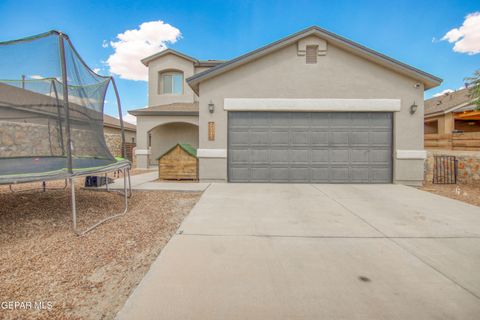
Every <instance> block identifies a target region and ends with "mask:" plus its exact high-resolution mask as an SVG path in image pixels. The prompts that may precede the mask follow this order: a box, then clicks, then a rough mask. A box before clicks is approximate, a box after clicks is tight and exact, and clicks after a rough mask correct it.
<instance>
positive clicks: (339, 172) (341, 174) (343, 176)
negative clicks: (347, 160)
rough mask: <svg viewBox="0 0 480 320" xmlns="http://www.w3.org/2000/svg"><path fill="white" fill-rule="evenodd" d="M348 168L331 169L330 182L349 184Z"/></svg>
mask: <svg viewBox="0 0 480 320" xmlns="http://www.w3.org/2000/svg"><path fill="white" fill-rule="evenodd" d="M348 171H349V170H348V168H346V167H341V168H330V170H329V178H330V179H329V181H330V182H347V181H349V177H348Z"/></svg>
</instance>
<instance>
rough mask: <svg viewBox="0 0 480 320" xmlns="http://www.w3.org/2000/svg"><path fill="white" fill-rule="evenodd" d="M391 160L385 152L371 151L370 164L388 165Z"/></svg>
mask: <svg viewBox="0 0 480 320" xmlns="http://www.w3.org/2000/svg"><path fill="white" fill-rule="evenodd" d="M390 160H391V156H390V155H389V154H387V153H386V152H385V151H384V150H370V162H372V163H374V164H378V163H383V164H388V163H389V162H390Z"/></svg>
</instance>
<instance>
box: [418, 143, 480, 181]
mask: <svg viewBox="0 0 480 320" xmlns="http://www.w3.org/2000/svg"><path fill="white" fill-rule="evenodd" d="M436 155H445V156H455V157H456V160H457V168H458V169H457V182H458V183H461V184H480V151H455V150H429V151H428V152H427V159H426V161H425V182H428V183H432V180H433V166H434V160H433V159H434V158H433V157H434V156H436Z"/></svg>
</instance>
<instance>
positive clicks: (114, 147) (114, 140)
mask: <svg viewBox="0 0 480 320" xmlns="http://www.w3.org/2000/svg"><path fill="white" fill-rule="evenodd" d="M104 135H105V142H106V143H107V147H108V149H109V150H110V152H111V153H112V155H113V156H114V157H121V156H122V136H121V135H119V134H115V133H105V134H104Z"/></svg>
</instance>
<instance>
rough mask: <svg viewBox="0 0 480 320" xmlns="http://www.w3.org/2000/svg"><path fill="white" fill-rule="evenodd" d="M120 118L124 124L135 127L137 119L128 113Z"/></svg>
mask: <svg viewBox="0 0 480 320" xmlns="http://www.w3.org/2000/svg"><path fill="white" fill-rule="evenodd" d="M122 118H123V121H125V122H128V123H132V124H135V125H136V124H137V117H135V116H134V115H131V114H130V113H127V114H124V115H123V117H122Z"/></svg>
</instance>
